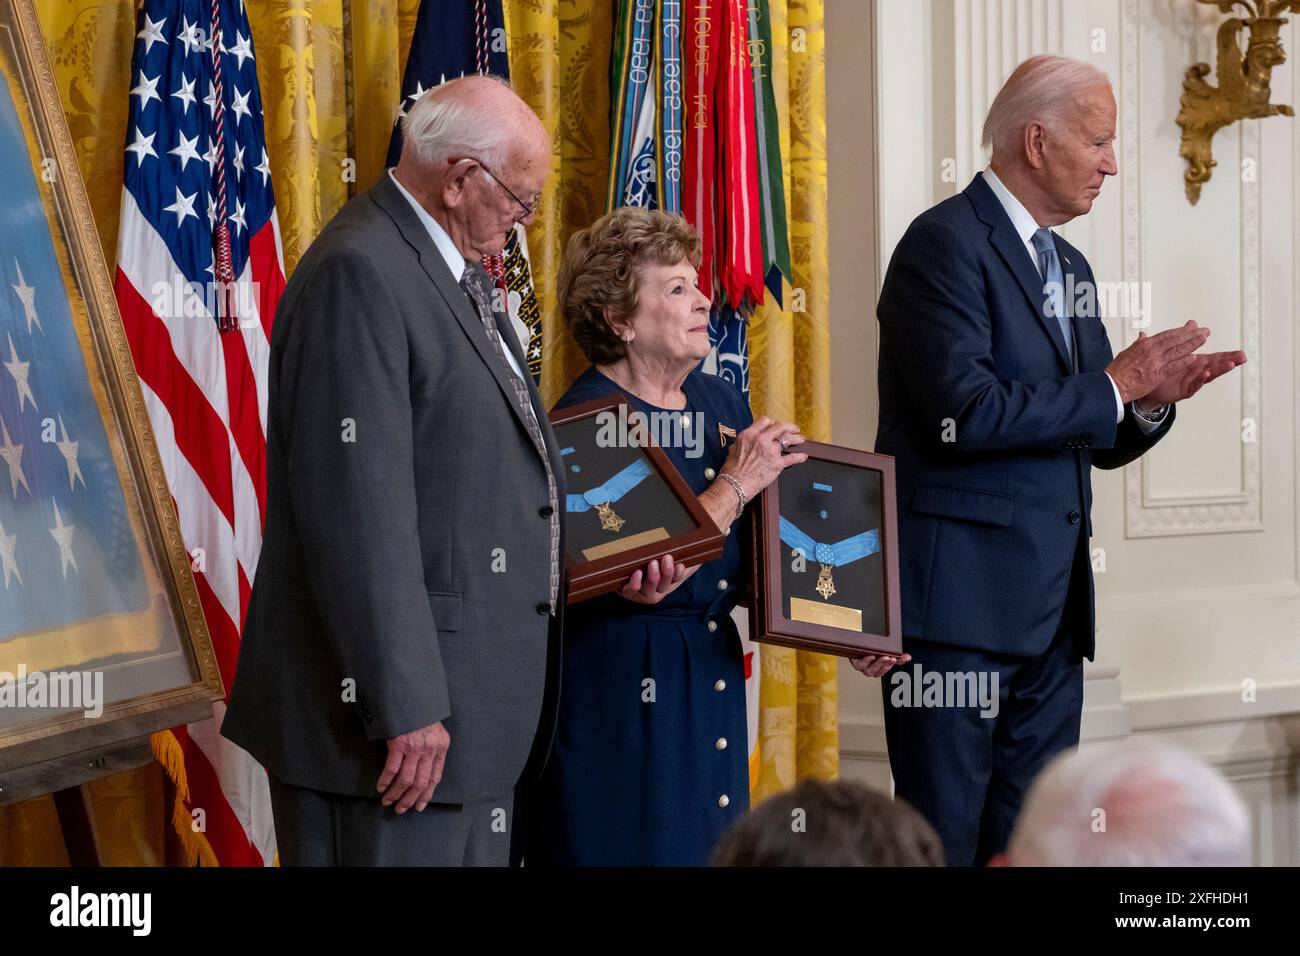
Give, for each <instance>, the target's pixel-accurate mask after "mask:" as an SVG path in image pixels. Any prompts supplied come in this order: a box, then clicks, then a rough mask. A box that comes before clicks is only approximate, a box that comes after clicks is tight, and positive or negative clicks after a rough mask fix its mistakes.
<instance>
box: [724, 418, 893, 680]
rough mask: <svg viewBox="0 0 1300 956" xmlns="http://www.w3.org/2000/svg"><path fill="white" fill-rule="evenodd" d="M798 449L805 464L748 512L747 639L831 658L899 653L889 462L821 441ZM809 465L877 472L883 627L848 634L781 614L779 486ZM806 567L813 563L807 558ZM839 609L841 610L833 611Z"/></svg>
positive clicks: (779, 481) (773, 486)
mask: <svg viewBox="0 0 1300 956" xmlns="http://www.w3.org/2000/svg"><path fill="white" fill-rule="evenodd" d="M799 450H800V451H802V452H806V453H807V454H808V456H809V461H808V462H805V463H804V464H802V465H795V466H793V467H791V468H788V469H786V471H785V472H783V473H782V475H781V477H780V478H779V479H777V481H775V482H773V483H772V484H771V485H769V486H768V487H767V488H766V489H764V491H763V493H762V495H760V496H759V500H758V502H757V505H756V507H754V508H753V509H752V514H751V521H752V522H753V532H754V533H753V537H752V541H753V544H752V551H751V555H750V562H749V564H750V574H751V580H750V594H751V596H752V600H753V606H752V607H751V609H750V615H749V621H750V639H751V640H754V641H761V642H763V643H767V644H780V645H783V646H786V647H793V648H797V649H799V650H807V651H817V652H820V653H825V654H837V655H840V656H842V657H861V656H863V655H866V654H895V655H896V654H899V653H901V652H902V646H903V634H902V606H901V604H900V601H899V581H898V505H897V500H896V493H895V482H894V459H893V458H892V457H890V456H889V455H877V454H874V453H872V452H865V451H858V450H855V449H851V448H841V447H839V446H836V445H827V444H823V443H821V442H812V441H810V442H805V443H804V444H802V445H800V446H799ZM814 461H822V462H831V463H834V464H838V465H845V466H848V467H850V468H855V469H861V470H865V471H873V472H878V473H879V475H880V499H881V500H880V501H879V503H878V507H879V513H880V519H881V526H880V528H879V529H878V534H879V539H878V540H879V553H880V555H881V561H880V565H881V574H882V576H883V582H882V587H881V596H882V597H883V599H884V607H883V608H882V609H880V618H881V619H882V620H883V623H884V625H885V626H884V627H883V629H880V632H879V633H877V632H876V630H872V629H869V630H854V629H852V628H847V627H839V626H832V625H830V624H825V623H813V622H811V621H809V620H797V619H791V617H790V615H789V614H787V613H786V601H785V594H784V583H783V576H782V570H783V565H784V563H785V560H786V554H785V550H786V546H785V545H784V544H783V543H782V541H781V532H780V517H781V515H780V487H781V484H782V483H783V482H791V481H799V480H800V479H801V477H802V476H803V475H804V474H805V473H806V472H805V471H803V470H802V469H806V467H807V465H809V464H811V463H812V462H814ZM807 560H808V563H811V564H815V561H814V559H813V556H807ZM838 610H843V608H838Z"/></svg>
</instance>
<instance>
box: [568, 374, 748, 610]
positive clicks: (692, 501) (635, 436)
mask: <svg viewBox="0 0 1300 956" xmlns="http://www.w3.org/2000/svg"><path fill="white" fill-rule="evenodd" d="M640 417H641V415H640V413H639V412H633V411H631V410H630V409H629V408H628V405H627V403H626V402H624V400H623V399H622V398H621V397H619V396H616V395H615V396H609V397H607V398H598V399H594V400H593V401H590V402H584V403H583V404H581V405H574V406H572V407H569V408H562V409H556V410H555V411H553V412H552V413H551V416H550V418H551V426H552V427H553V428H554V429H555V437H556V440H557V441H558V442H559V443H560V456H561V461H563V463H564V472H565V480H566V482H567V483H568V495H567V497H566V499H565V502H564V509H565V512H566V514H565V541H566V546H565V550H566V552H567V554H566V555H565V558H566V566H567V569H568V576H569V597H568V603H570V604H573V603H575V602H578V601H585V600H587V599H589V598H593V597H595V596H596V595H598V594H605V593H608V592H610V591H617V590H619V589H620V588H621V587H622V586H623V585H624V584H626V583H627V579H628V577H630V576H631V574H632V572H633V571H635V570H636V569H637V568H640V567H643V566H644V565H645V563H646V562H647V561H649V560H651V559H652V558H658V557H662V556H663V555H665V554H671V555H672V556H673V560H674V561H676V562H679V563H682V562H685V563H687V564H703V563H704V562H706V561H713V560H715V559H717V558H720V557H721V556H722V547H723V541H724V540H725V539H724V537H723V534H722V532H721V531H720V530H719V529H718V526H717V525H716V524H714V522H713V519H712V518H710V517H709V513H708V512H707V511H706V510H705V509H704V506H703V505H701V504H700V502H699V499H698V498H696V496H695V494H694V492H692V491H691V489H690V487H689V486H688V485H687V484H686V480H685V479H684V478H682V476H681V474H680V473H679V472H678V471H677V469H676V468H675V467H673V464H672V462H670V461H669V460H668V456H667V455H665V454H664V452H663V449H661V448H658V447H656V446H655V445H654V444H653V443H652V442H651V441H650V440H649V438H648V435H649V431H648V430H647V429H644V428H642V427H639V421H638V420H639V418H640Z"/></svg>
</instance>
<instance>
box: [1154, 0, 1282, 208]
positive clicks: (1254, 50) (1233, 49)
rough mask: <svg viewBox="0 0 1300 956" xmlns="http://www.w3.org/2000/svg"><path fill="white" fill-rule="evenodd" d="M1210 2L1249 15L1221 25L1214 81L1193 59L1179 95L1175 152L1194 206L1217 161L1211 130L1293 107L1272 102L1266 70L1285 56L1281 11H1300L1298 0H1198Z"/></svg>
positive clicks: (1207, 67) (1206, 66)
mask: <svg viewBox="0 0 1300 956" xmlns="http://www.w3.org/2000/svg"><path fill="white" fill-rule="evenodd" d="M1197 2H1198V3H1206V4H1213V5H1214V6H1217V7H1218V8H1219V11H1220V12H1221V13H1231V12H1232V9H1233V7H1236V6H1242V7H1245V8H1246V10H1247V11H1249V12H1250V14H1251V16H1248V17H1245V18H1242V17H1230V18H1229V19H1227V20H1224V21H1223V23H1221V24H1220V25H1219V35H1218V48H1219V55H1218V64H1217V69H1216V71H1215V73H1216V76H1217V77H1218V80H1219V85H1218V86H1211V85H1210V84H1209V83H1206V82H1205V76H1206V75H1207V74H1208V73H1209V72H1210V65H1209V64H1208V63H1195V64H1193V65H1192V66H1190V67H1188V68H1187V72H1186V73H1185V74H1184V76H1183V95H1182V97H1180V98H1179V101H1178V102H1179V110H1178V119H1177V123H1178V125H1179V126H1181V127H1182V130H1183V137H1182V143H1181V145H1180V146H1179V147H1178V155H1179V156H1181V157H1183V159H1185V160H1187V171H1186V172H1185V173H1183V180H1184V181H1185V183H1186V192H1187V201H1188V202H1190V203H1191V204H1192V205H1193V206H1195V205H1196V201H1197V200H1198V199H1200V198H1201V184H1202V183H1205V182H1208V181H1209V179H1210V175H1211V174H1212V172H1213V170H1214V167H1215V165H1216V160H1215V159H1214V158H1213V156H1212V155H1211V153H1210V141H1211V139H1213V138H1214V134H1215V133H1217V132H1218V131H1219V130H1221V129H1222V128H1223V127H1225V126H1227V125H1228V124H1229V123H1233V122H1235V121H1237V120H1239V119H1261V118H1263V117H1265V116H1278V115H1282V116H1294V115H1295V110H1293V109H1292V108H1291V107H1289V106H1286V105H1284V104H1281V103H1270V102H1269V101H1268V100H1269V95H1270V91H1269V85H1268V83H1269V75H1270V74H1271V73H1272V72H1273V67H1275V66H1278V65H1279V64H1282V63H1285V62H1286V52H1285V51H1284V50H1283V49H1282V43H1281V41H1280V40H1279V39H1278V31H1279V30H1280V29H1281V28H1282V24H1284V23H1287V22H1288V20H1287V19H1286V18H1285V17H1279V16H1278V14H1281V13H1287V12H1291V13H1296V12H1300V0H1197ZM1242 27H1245V28H1246V29H1247V30H1249V31H1250V40H1249V42H1248V43H1247V44H1246V51H1245V53H1244V54H1243V53H1242V50H1241V46H1240V44H1239V43H1238V34H1240V33H1241V30H1242Z"/></svg>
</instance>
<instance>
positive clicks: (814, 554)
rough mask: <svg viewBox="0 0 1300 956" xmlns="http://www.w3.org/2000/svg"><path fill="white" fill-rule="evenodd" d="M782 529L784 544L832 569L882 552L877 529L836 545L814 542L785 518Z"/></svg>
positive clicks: (781, 524)
mask: <svg viewBox="0 0 1300 956" xmlns="http://www.w3.org/2000/svg"><path fill="white" fill-rule="evenodd" d="M780 528H781V540H782V541H783V542H785V543H786V544H787V545H789V546H790V547H791V548H796V549H798V550H799V551H801V552H803V555H804V557H806V558H813V559H814V560H815V561H817V562H818V563H819V564H827V565H830V566H831V567H832V568H842V567H844V565H846V564H852V563H853V562H854V561H857V560H858V559H859V558H865V557H866V556H867V555H869V554H875V553H876V552H877V551H879V550H880V532H879V531H878V530H877V529H875V528H872V529H871V530H870V531H863V532H862V533H861V534H855V535H853V536H852V537H851V538H845V539H844V540H843V541H836V542H835V543H834V544H824V543H822V542H820V541H814V540H813V539H812V537H810V536H809V535H807V534H804V532H802V531H800V530H799V528H798V527H796V526H795V524H794V523H793V522H791V521H790V520H788V519H787V518H784V517H783V518H781V519H780Z"/></svg>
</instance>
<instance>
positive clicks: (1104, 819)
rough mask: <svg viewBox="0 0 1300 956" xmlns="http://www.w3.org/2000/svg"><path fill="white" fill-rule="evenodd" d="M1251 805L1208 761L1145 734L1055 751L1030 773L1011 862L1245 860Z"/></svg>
mask: <svg viewBox="0 0 1300 956" xmlns="http://www.w3.org/2000/svg"><path fill="white" fill-rule="evenodd" d="M1250 853H1251V838H1250V815H1249V814H1248V813H1247V811H1246V806H1245V804H1244V803H1243V802H1242V800H1241V798H1240V797H1239V796H1237V794H1236V792H1235V791H1234V790H1233V789H1232V787H1231V786H1230V785H1229V784H1228V782H1227V781H1226V780H1225V779H1224V778H1223V777H1222V776H1221V775H1220V774H1219V772H1218V771H1216V770H1215V769H1214V768H1212V767H1211V766H1210V765H1209V764H1207V763H1205V762H1204V761H1203V760H1201V759H1200V758H1198V757H1195V756H1193V755H1192V754H1189V753H1187V752H1186V751H1184V750H1180V749H1178V748H1177V747H1174V746H1172V745H1170V744H1166V743H1163V742H1161V741H1159V740H1155V739H1153V738H1149V737H1134V738H1130V739H1128V740H1121V741H1115V742H1111V743H1102V744H1094V745H1091V746H1085V747H1084V748H1083V749H1082V750H1079V751H1077V752H1071V753H1067V754H1062V755H1061V756H1059V757H1057V758H1056V759H1055V760H1053V761H1052V762H1051V763H1050V764H1048V766H1047V768H1046V769H1045V770H1044V771H1043V772H1042V774H1041V775H1039V777H1038V779H1037V780H1035V781H1034V785H1033V787H1031V788H1030V791H1029V796H1028V797H1027V798H1026V800H1025V804H1024V808H1023V809H1022V810H1021V812H1020V817H1019V819H1017V821H1016V827H1015V832H1014V833H1012V835H1011V844H1010V846H1009V847H1008V848H1007V857H1008V859H1009V860H1010V862H1011V863H1012V864H1013V865H1015V866H1248V865H1250Z"/></svg>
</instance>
